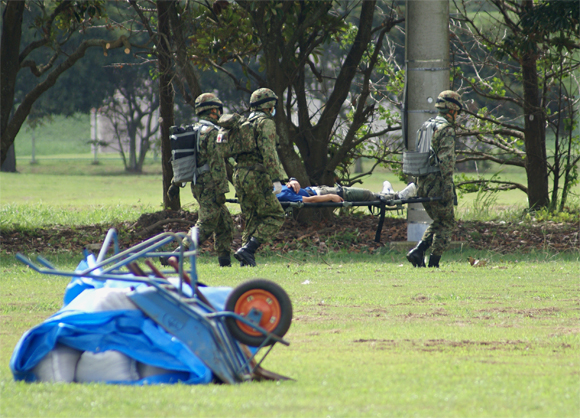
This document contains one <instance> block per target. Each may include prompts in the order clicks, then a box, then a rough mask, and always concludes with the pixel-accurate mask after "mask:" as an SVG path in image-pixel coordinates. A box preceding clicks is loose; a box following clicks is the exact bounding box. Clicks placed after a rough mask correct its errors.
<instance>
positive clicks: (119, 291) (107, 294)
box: [85, 287, 137, 312]
mask: <svg viewBox="0 0 580 418" xmlns="http://www.w3.org/2000/svg"><path fill="white" fill-rule="evenodd" d="M93 292H94V293H93V299H92V304H91V306H90V307H89V306H87V307H86V308H85V309H86V310H87V311H89V312H102V311H117V310H127V309H128V310H132V309H137V305H135V304H134V303H133V302H131V299H129V298H128V297H127V293H129V292H131V289H130V288H110V287H103V288H101V289H95V290H93Z"/></svg>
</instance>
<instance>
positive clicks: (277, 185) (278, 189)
mask: <svg viewBox="0 0 580 418" xmlns="http://www.w3.org/2000/svg"><path fill="white" fill-rule="evenodd" d="M272 185H273V186H274V194H278V193H282V183H280V182H279V181H275V182H273V183H272Z"/></svg>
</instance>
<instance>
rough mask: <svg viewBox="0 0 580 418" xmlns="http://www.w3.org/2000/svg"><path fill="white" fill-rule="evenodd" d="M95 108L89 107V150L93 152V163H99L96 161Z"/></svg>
mask: <svg viewBox="0 0 580 418" xmlns="http://www.w3.org/2000/svg"><path fill="white" fill-rule="evenodd" d="M97 147H98V145H97V109H95V108H94V107H93V108H92V109H91V151H92V152H93V162H92V164H93V165H96V164H99V161H97Z"/></svg>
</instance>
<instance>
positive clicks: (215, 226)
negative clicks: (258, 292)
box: [168, 93, 234, 267]
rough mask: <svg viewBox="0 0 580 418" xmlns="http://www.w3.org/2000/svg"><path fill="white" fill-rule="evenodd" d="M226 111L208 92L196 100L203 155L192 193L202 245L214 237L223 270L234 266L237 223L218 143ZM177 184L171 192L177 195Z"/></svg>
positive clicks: (198, 163)
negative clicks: (228, 202)
mask: <svg viewBox="0 0 580 418" xmlns="http://www.w3.org/2000/svg"><path fill="white" fill-rule="evenodd" d="M222 112H223V104H222V102H221V101H220V99H219V98H218V97H216V95H215V94H212V93H204V94H201V95H199V96H198V97H197V98H196V99H195V113H196V115H198V116H199V122H198V123H197V124H196V126H197V125H201V129H200V134H199V152H198V154H197V167H198V174H197V180H196V182H195V184H194V183H193V182H192V183H191V192H192V193H193V197H195V200H197V203H198V204H199V210H198V212H197V214H198V219H197V223H196V224H195V225H196V226H197V228H198V234H199V236H198V242H199V243H200V244H201V243H202V242H204V241H205V240H206V239H207V238H209V237H210V236H211V235H212V234H215V235H214V238H215V242H214V248H215V250H216V252H217V253H218V261H219V265H220V266H221V267H229V266H231V243H232V240H233V231H234V224H233V221H232V217H231V215H230V212H229V211H228V208H227V207H226V206H225V202H226V196H225V194H226V193H227V192H229V190H230V189H229V185H228V179H227V175H226V164H225V160H224V157H223V155H222V154H221V151H220V149H219V148H218V145H217V143H216V137H217V132H218V127H217V126H216V125H215V123H216V121H217V120H218V119H219V117H220V115H221V114H222ZM173 187H174V186H173V185H172V187H171V188H170V190H169V191H168V193H171V192H174V190H175V189H173Z"/></svg>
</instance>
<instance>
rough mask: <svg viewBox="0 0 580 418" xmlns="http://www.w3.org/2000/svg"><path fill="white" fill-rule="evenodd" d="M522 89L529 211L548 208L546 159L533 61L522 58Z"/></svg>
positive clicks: (543, 125) (528, 58)
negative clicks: (530, 209)
mask: <svg viewBox="0 0 580 418" xmlns="http://www.w3.org/2000/svg"><path fill="white" fill-rule="evenodd" d="M521 65H522V77H523V87H524V136H525V139H524V143H525V146H526V174H527V177H528V204H529V207H530V208H534V209H539V208H543V207H548V205H549V204H550V197H549V192H548V161H547V157H546V116H545V114H544V112H543V110H542V107H541V105H540V97H539V86H538V72H537V59H536V57H535V56H532V55H525V56H524V57H523V58H522V64H521Z"/></svg>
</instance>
